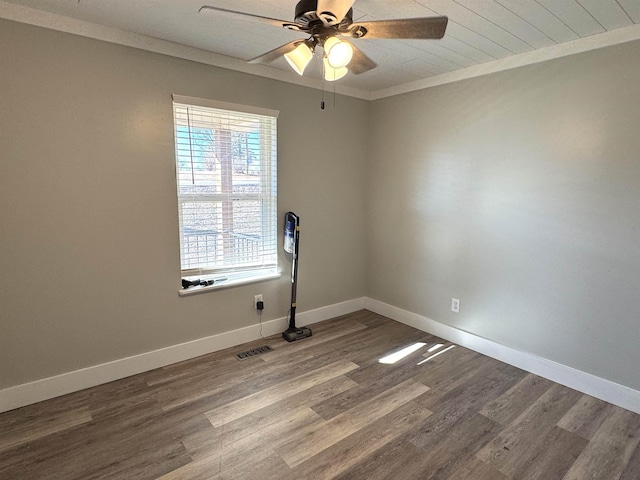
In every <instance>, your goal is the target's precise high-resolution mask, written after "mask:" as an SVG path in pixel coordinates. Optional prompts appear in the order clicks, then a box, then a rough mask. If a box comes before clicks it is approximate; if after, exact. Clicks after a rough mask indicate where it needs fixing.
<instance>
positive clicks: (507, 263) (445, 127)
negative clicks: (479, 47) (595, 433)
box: [367, 42, 640, 389]
mask: <svg viewBox="0 0 640 480" xmlns="http://www.w3.org/2000/svg"><path fill="white" fill-rule="evenodd" d="M639 81H640V42H634V43H628V44H624V45H620V46H615V47H610V48H606V49H602V50H597V51H593V52H589V53H584V54H580V55H576V56H572V57H566V58H562V59H558V60H554V61H550V62H546V63H542V64H538V65H531V66H528V67H525V68H520V69H517V70H512V71H506V72H502V73H498V74H493V75H488V76H484V77H481V78H476V79H472V80H467V81H461V82H457V83H454V84H449V85H445V86H440V87H436V88H431V89H428V90H424V91H420V92H414V93H411V94H406V95H402V96H398V97H392V98H388V99H383V100H379V101H376V102H374V104H373V111H372V118H373V121H372V122H373V123H372V130H371V134H370V137H369V139H370V142H371V148H370V158H369V162H368V172H369V177H368V183H367V188H368V193H367V195H368V201H367V204H368V222H367V225H368V227H367V228H368V235H367V239H368V243H367V245H368V248H369V249H368V254H367V266H368V270H367V295H368V296H370V297H372V298H375V299H378V300H381V301H384V302H387V303H390V304H392V305H395V306H397V307H401V308H404V309H407V310H409V311H412V312H415V313H418V314H421V315H424V316H427V317H430V318H432V319H434V320H437V321H440V322H443V323H446V324H448V325H452V326H454V327H457V328H460V329H463V330H466V331H469V332H472V333H475V334H477V335H480V336H482V337H486V338H489V339H491V340H493V341H496V342H498V343H501V344H504V345H508V346H511V347H514V348H516V349H520V350H522V351H525V352H530V353H533V354H536V355H540V356H542V357H546V358H548V359H551V360H555V361H557V362H560V363H562V364H565V365H568V366H572V367H575V368H578V369H580V370H583V371H586V372H590V373H593V374H595V375H598V376H600V377H604V378H607V379H610V380H613V381H615V382H618V383H621V384H624V385H627V386H629V387H633V388H635V389H639V388H640V375H639V374H638V365H640V348H638V346H639V345H640V328H639V327H640V130H639V126H640V107H639V106H640V88H638V85H639ZM451 297H456V298H459V299H461V311H460V313H459V314H454V313H452V312H451V311H450V302H451Z"/></svg>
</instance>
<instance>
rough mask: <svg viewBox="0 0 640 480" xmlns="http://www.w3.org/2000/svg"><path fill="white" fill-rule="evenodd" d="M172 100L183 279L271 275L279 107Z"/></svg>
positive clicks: (274, 260)
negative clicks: (270, 108)
mask: <svg viewBox="0 0 640 480" xmlns="http://www.w3.org/2000/svg"><path fill="white" fill-rule="evenodd" d="M173 98H174V102H173V119H174V127H175V131H174V134H175V147H176V150H175V155H176V177H177V183H178V185H177V186H178V209H179V219H180V262H181V266H182V276H183V277H194V276H198V277H200V276H205V277H206V276H208V275H210V276H215V275H216V274H224V275H225V276H229V277H230V278H231V277H239V278H241V277H249V278H250V277H252V276H260V275H264V274H268V273H272V272H275V271H276V269H277V245H276V243H277V183H276V179H277V169H276V165H277V161H276V149H277V145H276V116H277V112H272V111H268V110H262V109H252V108H251V107H245V106H237V109H236V108H234V107H236V106H234V105H230V104H226V103H225V104H216V103H214V102H211V101H207V100H202V101H198V99H192V98H190V97H179V96H176V95H174V97H173ZM212 105H213V106H212ZM217 105H222V106H223V107H224V108H215V106H217ZM256 112H257V113H256Z"/></svg>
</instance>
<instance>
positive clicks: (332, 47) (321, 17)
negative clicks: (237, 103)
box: [200, 0, 448, 81]
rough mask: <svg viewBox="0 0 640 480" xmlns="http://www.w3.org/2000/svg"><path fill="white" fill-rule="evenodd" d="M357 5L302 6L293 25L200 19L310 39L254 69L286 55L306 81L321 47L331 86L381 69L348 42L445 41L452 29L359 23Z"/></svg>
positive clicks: (311, 2)
mask: <svg viewBox="0 0 640 480" xmlns="http://www.w3.org/2000/svg"><path fill="white" fill-rule="evenodd" d="M354 2H355V0H300V1H299V2H298V4H297V5H296V9H295V19H294V21H293V22H289V21H287V20H278V19H275V18H269V17H263V16H259V15H252V14H250V13H243V12H237V11H234V10H227V9H225V8H218V7H212V6H207V5H205V6H203V7H202V8H200V13H207V14H211V15H216V16H226V17H229V18H234V19H242V20H249V21H254V22H258V23H262V24H267V25H273V26H276V27H284V28H287V29H289V30H295V31H298V32H302V33H306V34H307V35H308V38H307V39H304V40H303V39H299V40H294V41H292V42H289V43H287V44H285V45H282V46H280V47H278V48H275V49H273V50H271V51H269V52H267V53H265V54H263V55H260V56H259V57H256V58H253V59H251V60H249V63H269V62H273V61H274V60H276V59H278V58H280V57H281V56H283V55H284V57H285V59H286V60H287V62H288V63H289V65H291V67H292V68H293V69H294V70H295V71H296V72H297V73H298V74H300V75H302V74H303V73H304V69H305V68H306V67H307V65H308V64H309V62H310V61H311V59H312V58H313V52H314V51H315V48H316V47H318V46H320V47H322V48H323V50H324V54H323V63H324V78H325V80H328V81H334V80H338V79H339V78H342V77H344V76H345V75H346V74H347V72H348V71H349V70H351V71H352V72H353V73H354V74H356V75H357V74H360V73H364V72H367V71H369V70H371V69H373V68H375V67H376V66H377V65H376V63H375V62H374V61H373V60H371V59H370V58H369V57H367V56H366V55H365V54H364V53H362V51H360V50H359V49H358V48H356V47H355V46H354V45H353V44H352V43H351V42H349V41H348V40H346V39H347V38H350V39H354V38H374V39H380V38H383V39H438V38H442V37H443V36H444V32H445V30H446V28H447V21H448V19H447V17H422V18H404V19H395V20H378V21H371V22H355V23H354V21H353V9H352V8H351V7H352V6H353V4H354ZM347 65H348V66H349V68H348V69H347Z"/></svg>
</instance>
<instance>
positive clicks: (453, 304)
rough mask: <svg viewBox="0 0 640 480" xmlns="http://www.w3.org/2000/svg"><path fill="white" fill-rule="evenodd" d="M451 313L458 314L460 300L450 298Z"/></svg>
mask: <svg viewBox="0 0 640 480" xmlns="http://www.w3.org/2000/svg"><path fill="white" fill-rule="evenodd" d="M451 311H452V312H455V313H460V299H459V298H452V299H451Z"/></svg>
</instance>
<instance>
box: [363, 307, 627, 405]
mask: <svg viewBox="0 0 640 480" xmlns="http://www.w3.org/2000/svg"><path fill="white" fill-rule="evenodd" d="M364 307H365V308H366V309H367V310H370V311H372V312H375V313H377V314H379V315H383V316H385V317H388V318H391V319H392V320H396V321H398V322H402V323H404V324H406V325H409V326H411V327H414V328H417V329H418V330H422V331H423V332H427V333H430V334H432V335H435V336H437V337H440V338H443V339H445V340H449V341H450V342H453V343H456V344H458V345H461V346H463V347H466V348H469V349H471V350H474V351H476V352H478V353H482V354H483V355H486V356H488V357H492V358H495V359H496V360H500V361H501V362H505V363H508V364H509V365H513V366H514V367H518V368H521V369H522V370H525V371H527V372H531V373H534V374H536V375H539V376H541V377H544V378H547V379H549V380H552V381H554V382H556V383H559V384H561V385H565V386H567V387H569V388H573V389H574V390H578V391H579V392H582V393H586V394H587V395H591V396H592V397H596V398H599V399H600V400H604V401H605V402H609V403H612V404H614V405H617V406H619V407H622V408H625V409H627V410H631V411H632V412H635V413H640V392H639V391H637V390H633V389H632V388H629V387H625V386H624V385H620V384H618V383H615V382H612V381H610V380H606V379H604V378H600V377H596V376H595V375H592V374H590V373H586V372H583V371H581V370H576V369H575V368H572V367H568V366H566V365H562V364H560V363H556V362H554V361H552V360H548V359H546V358H542V357H538V356H536V355H532V354H530V353H525V352H521V351H519V350H515V349H513V348H511V347H506V346H504V345H500V344H499V343H496V342H493V341H491V340H487V339H486V338H482V337H479V336H477V335H474V334H473V333H469V332H465V331H463V330H459V329H457V328H455V327H451V326H449V325H445V324H443V323H440V322H436V321H435V320H432V319H430V318H427V317H423V316H421V315H418V314H416V313H412V312H409V311H407V310H403V309H401V308H398V307H394V306H393V305H389V304H387V303H383V302H380V301H378V300H374V299H372V298H365V299H364Z"/></svg>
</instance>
